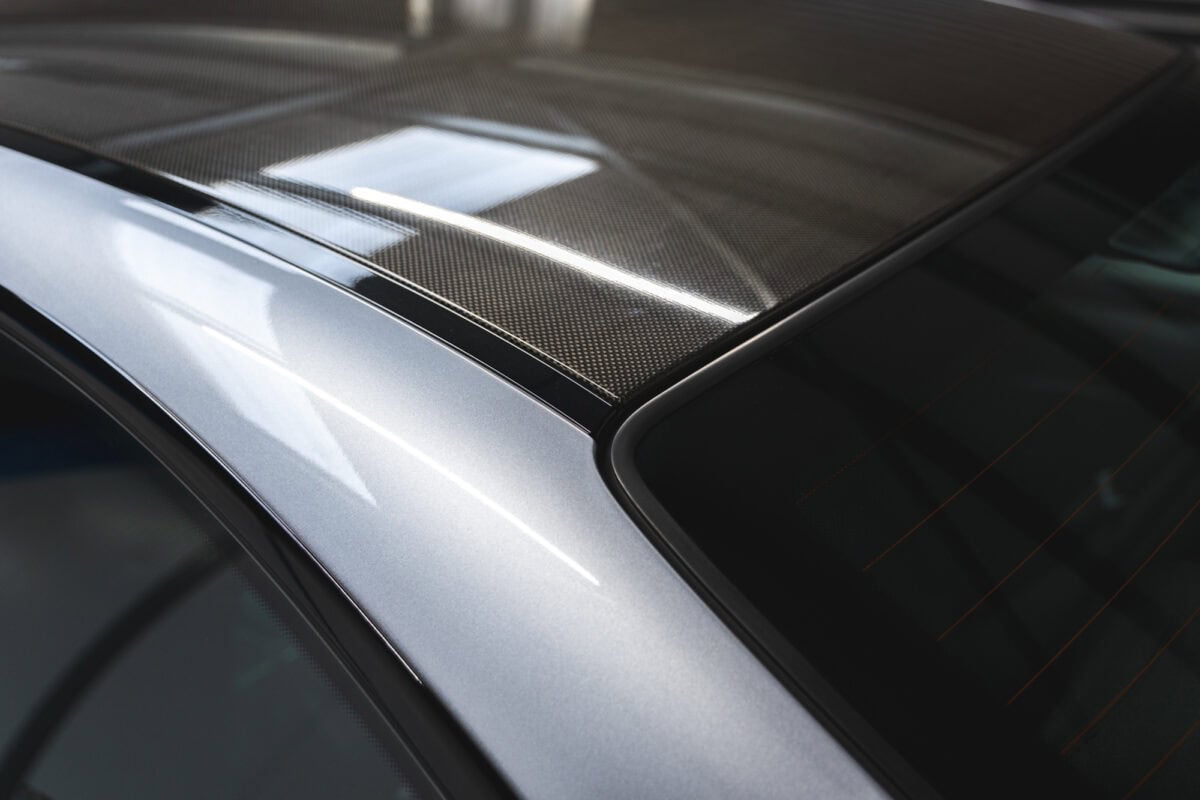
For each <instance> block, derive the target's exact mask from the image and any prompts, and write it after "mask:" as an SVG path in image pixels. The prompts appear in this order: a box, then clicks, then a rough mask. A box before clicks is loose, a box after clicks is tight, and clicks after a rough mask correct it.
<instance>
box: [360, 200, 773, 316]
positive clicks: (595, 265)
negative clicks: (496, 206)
mask: <svg viewBox="0 0 1200 800" xmlns="http://www.w3.org/2000/svg"><path fill="white" fill-rule="evenodd" d="M350 196H351V197H354V198H357V199H359V200H364V201H366V202H368V203H375V204H376V205H380V206H386V207H387V208H392V209H395V210H396V211H401V212H403V213H405V214H412V215H413V216H417V217H423V218H425V219H430V220H433V221H434V222H441V223H443V224H445V225H451V226H453V227H455V228H461V229H462V230H466V231H470V232H471V233H477V234H479V235H480V236H486V237H487V238H489V239H493V240H495V241H497V242H500V243H502V244H506V245H511V246H512V247H519V248H521V249H522V250H527V251H529V252H530V253H534V254H536V255H539V256H542V257H543V258H548V259H550V260H551V261H555V262H557V263H559V264H563V265H565V266H568V267H571V268H573V269H577V270H579V271H580V272H586V273H587V274H588V275H591V276H592V277H595V278H599V279H600V280H603V281H608V282H609V283H615V284H617V285H619V286H624V287H625V288H627V289H633V290H634V291H636V292H641V293H642V294H647V295H650V296H652V297H657V298H658V299H660V300H666V301H667V302H670V303H674V304H676V305H680V306H684V307H686V308H690V309H692V310H693V311H699V312H701V313H703V314H708V315H709V316H713V317H717V318H718V319H723V320H725V321H726V322H732V323H734V324H740V323H742V322H745V321H746V320H748V319H750V318H751V317H753V316H754V314H753V313H751V312H749V311H743V310H742V309H739V308H733V307H731V306H727V305H723V304H721V303H717V302H714V301H712V300H708V299H706V298H704V297H699V296H697V295H694V294H689V293H688V292H685V291H682V290H680V289H675V288H672V287H670V286H665V285H663V284H661V283H657V282H655V281H652V280H648V279H647V278H642V277H639V276H637V275H634V274H632V273H629V272H625V271H624V270H620V269H617V268H616V267H614V266H612V265H611V264H605V263H604V262H603V261H597V260H596V259H594V258H588V257H587V256H584V255H580V254H579V253H576V252H575V251H574V250H569V249H567V248H565V247H560V246H559V245H556V244H554V243H552V242H547V241H546V240H545V239H539V238H537V237H536V236H530V235H529V234H527V233H521V232H520V231H518V230H513V229H512V228H508V227H505V226H504V225H497V224H496V223H494V222H488V221H487V220H485V219H480V218H479V217H473V216H471V215H469V214H460V213H458V212H457V211H450V210H448V209H445V208H439V207H437V206H431V205H429V204H427V203H422V202H420V201H419V200H410V199H409V198H407V197H400V196H399V195H395V194H390V193H388V192H381V191H379V190H378V189H370V188H367V187H364V186H359V187H356V188H354V189H351V190H350Z"/></svg>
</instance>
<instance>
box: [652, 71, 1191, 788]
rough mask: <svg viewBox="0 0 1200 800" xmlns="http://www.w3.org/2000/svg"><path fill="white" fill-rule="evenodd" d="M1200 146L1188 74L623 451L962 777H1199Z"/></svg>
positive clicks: (657, 491) (816, 658) (870, 695)
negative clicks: (1019, 191)
mask: <svg viewBox="0 0 1200 800" xmlns="http://www.w3.org/2000/svg"><path fill="white" fill-rule="evenodd" d="M1198 162H1200V103H1198V101H1197V90H1196V84H1195V83H1191V84H1188V85H1187V86H1185V87H1183V88H1180V89H1178V90H1177V91H1176V92H1175V94H1174V95H1173V96H1172V97H1171V98H1168V99H1166V100H1163V101H1161V103H1160V105H1159V106H1157V107H1156V108H1154V109H1152V110H1151V111H1149V112H1146V113H1144V114H1143V115H1141V116H1140V117H1139V118H1138V119H1136V120H1134V121H1133V122H1130V123H1127V124H1126V125H1124V126H1123V127H1122V128H1121V129H1119V130H1118V131H1117V132H1116V133H1114V134H1112V135H1110V136H1109V137H1108V138H1107V139H1106V140H1105V141H1103V142H1101V143H1100V144H1099V145H1097V146H1094V147H1093V148H1092V149H1091V150H1090V151H1089V152H1087V153H1085V154H1084V155H1082V156H1080V157H1079V158H1077V159H1076V160H1075V161H1074V162H1073V163H1071V164H1070V165H1068V167H1067V168H1066V169H1064V170H1063V171H1062V172H1060V173H1059V174H1058V175H1056V176H1055V177H1054V178H1052V179H1049V180H1047V181H1045V182H1044V183H1042V184H1041V185H1039V186H1036V187H1035V188H1033V189H1031V190H1030V191H1028V192H1027V193H1026V194H1024V195H1023V196H1021V197H1020V198H1019V199H1017V200H1016V201H1014V202H1012V203H1011V204H1009V205H1008V206H1007V207H1006V208H1004V209H1003V210H1001V211H1000V212H998V213H996V214H995V215H993V216H992V217H991V218H988V219H987V220H985V221H983V222H982V223H979V224H977V225H975V226H974V227H973V228H972V229H970V230H969V231H967V232H966V233H964V234H961V235H960V236H959V237H958V238H956V239H955V240H953V241H951V242H950V243H948V244H946V245H944V246H943V247H941V248H940V249H939V250H937V251H935V252H933V253H932V254H930V255H928V256H926V257H924V258H923V259H922V260H921V261H920V262H919V263H917V264H915V265H913V266H911V267H908V268H905V269H904V270H901V271H900V272H898V273H897V274H896V275H895V276H893V277H891V278H889V279H888V280H887V281H885V282H884V283H882V284H880V285H878V286H877V287H875V288H874V289H872V290H870V291H868V292H866V293H865V294H862V295H861V296H859V297H857V298H856V299H854V300H853V301H851V302H849V303H848V304H845V305H843V306H841V307H840V308H839V309H837V310H835V311H833V312H832V313H829V314H827V315H826V316H824V317H823V318H821V319H819V320H817V321H816V322H814V323H813V324H811V325H810V326H808V327H807V328H805V329H804V330H802V331H800V332H799V333H798V334H796V335H795V336H794V338H792V339H791V340H790V341H786V342H784V343H782V344H780V345H779V346H778V347H777V348H776V349H775V350H774V351H773V352H770V353H769V354H767V355H765V356H763V357H761V358H759V359H758V360H757V361H754V362H752V363H749V364H747V365H745V366H743V367H741V368H740V369H738V370H737V371H736V372H734V373H733V374H732V375H730V376H729V377H727V378H725V379H723V380H722V381H721V382H720V383H718V384H717V385H715V386H713V387H711V388H709V389H706V390H705V391H704V392H703V393H702V394H701V395H700V396H698V397H695V398H693V399H691V400H690V401H689V402H687V403H685V404H684V405H681V406H678V407H677V408H676V409H675V410H673V411H671V412H670V413H669V414H668V416H666V417H665V418H663V419H661V420H660V421H659V422H658V423H656V424H655V425H654V426H653V427H651V428H650V429H649V430H648V432H647V433H646V434H645V436H644V437H643V438H642V439H641V440H640V442H639V443H638V444H637V445H636V447H635V450H634V465H635V467H636V472H637V473H638V476H640V478H635V484H636V481H637V480H640V481H641V482H642V483H643V484H644V488H646V489H648V490H649V492H650V493H651V494H652V495H653V497H654V499H655V500H657V501H658V503H659V504H661V506H663V507H664V508H665V509H666V511H667V512H669V515H670V517H671V518H672V520H673V524H674V525H677V526H678V528H679V529H681V530H682V531H683V532H685V533H686V536H687V537H688V538H689V539H690V542H691V544H693V545H694V546H696V547H698V548H699V551H700V552H701V553H702V556H701V558H702V560H704V561H707V562H708V563H707V564H706V565H705V568H706V569H707V568H710V567H715V568H716V570H718V571H719V572H720V573H721V574H722V575H723V577H724V579H727V580H728V581H729V582H730V583H731V584H732V585H733V586H734V587H736V591H737V592H738V593H740V595H741V597H740V598H737V599H736V600H734V599H731V600H730V602H731V603H734V604H737V603H741V602H743V601H745V602H748V603H749V605H750V606H752V607H753V609H754V610H755V612H754V613H755V614H757V615H760V616H761V617H762V618H765V619H766V620H768V621H769V623H770V625H771V626H772V627H773V630H774V631H775V632H776V633H778V634H782V636H783V638H784V639H785V640H786V643H787V646H786V647H785V648H784V649H785V650H787V654H784V657H783V658H782V661H784V662H785V663H791V662H790V660H789V659H791V658H793V657H794V656H796V655H799V656H801V657H803V659H804V660H805V661H806V663H807V664H809V665H811V667H813V668H815V670H816V672H817V673H819V674H820V676H821V677H822V680H823V681H824V682H825V683H826V684H827V685H828V686H831V687H832V690H833V691H834V693H835V694H836V695H837V696H838V697H840V698H841V701H844V702H845V703H847V704H848V705H849V706H850V707H852V708H853V709H854V710H855V712H857V714H859V715H861V718H862V719H864V720H865V721H866V724H867V725H868V726H869V727H870V728H872V729H874V731H875V732H876V733H878V734H881V735H882V736H883V738H884V739H885V740H887V741H888V742H889V744H890V745H891V746H892V747H894V749H895V750H897V751H899V753H900V755H901V756H903V757H904V758H905V759H906V760H907V761H908V762H909V763H910V765H912V766H914V767H916V769H917V770H918V771H919V772H920V773H921V774H922V775H923V776H924V777H925V779H926V780H927V781H928V782H929V783H931V784H932V785H933V786H934V787H935V788H937V789H939V790H942V791H944V792H945V793H946V794H949V795H953V796H964V797H966V796H971V797H981V796H1039V797H1042V796H1070V797H1076V796H1086V797H1093V796H1094V797H1103V798H1125V797H1139V798H1141V797H1145V798H1157V797H1163V798H1165V797H1197V796H1200V619H1198V616H1200V451H1198V447H1200V413H1198V409H1200V167H1198V166H1197V163H1198ZM777 649H779V648H777ZM788 654H790V655H788Z"/></svg>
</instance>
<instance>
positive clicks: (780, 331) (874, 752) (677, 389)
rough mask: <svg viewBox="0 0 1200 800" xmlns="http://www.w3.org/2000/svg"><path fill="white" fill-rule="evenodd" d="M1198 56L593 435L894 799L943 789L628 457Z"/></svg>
mask: <svg viewBox="0 0 1200 800" xmlns="http://www.w3.org/2000/svg"><path fill="white" fill-rule="evenodd" d="M1194 64H1195V60H1194V59H1193V58H1192V56H1191V55H1190V54H1189V53H1187V52H1182V53H1181V54H1180V56H1179V58H1178V59H1176V60H1175V61H1174V62H1173V63H1172V64H1171V65H1169V66H1168V67H1167V68H1165V69H1164V70H1163V71H1162V72H1160V73H1159V74H1157V75H1156V76H1155V77H1154V78H1152V79H1151V80H1149V81H1148V82H1147V83H1145V84H1143V85H1142V86H1140V87H1139V88H1138V89H1136V90H1134V92H1133V93H1131V94H1130V95H1127V96H1126V97H1125V98H1124V99H1123V100H1122V101H1120V102H1118V103H1117V104H1116V105H1115V106H1114V107H1111V108H1110V109H1109V110H1108V111H1107V112H1106V113H1104V114H1102V115H1101V116H1100V117H1099V118H1098V119H1096V120H1094V121H1093V122H1092V124H1090V125H1089V126H1087V127H1086V128H1084V129H1083V130H1082V131H1081V132H1079V133H1077V134H1076V135H1075V136H1074V137H1073V138H1071V139H1069V140H1068V141H1066V142H1064V143H1062V144H1061V145H1059V146H1058V147H1056V148H1054V149H1053V150H1051V151H1050V152H1049V153H1047V154H1045V155H1042V156H1041V157H1038V158H1035V159H1032V160H1031V162H1029V163H1026V164H1024V165H1023V166H1022V167H1019V168H1018V169H1017V170H1016V171H1014V172H1011V173H1009V174H1007V175H1006V176H1005V177H1004V178H1002V179H1001V180H1000V181H999V182H998V183H996V184H995V185H993V186H992V187H990V188H989V189H987V190H986V191H985V192H984V193H983V194H980V195H977V196H976V197H975V199H973V200H971V201H970V202H968V203H967V204H966V205H965V206H963V207H961V208H959V209H956V210H951V211H949V212H947V213H946V214H945V215H943V216H942V217H940V218H939V219H937V220H934V221H933V222H932V223H930V226H926V227H925V228H924V229H923V230H920V231H917V232H915V233H914V234H913V235H912V236H911V237H910V238H908V239H907V240H906V241H905V242H903V243H901V244H899V246H898V247H896V248H895V249H893V250H892V251H891V252H889V253H887V254H885V255H883V256H882V257H881V258H877V259H875V260H873V261H872V262H871V263H867V264H860V265H858V266H857V267H856V268H851V269H848V270H846V271H844V272H843V273H842V274H841V275H839V276H837V278H835V279H834V280H835V281H837V283H836V284H835V285H832V286H830V285H829V284H826V285H822V286H818V287H816V288H814V289H813V290H811V291H810V292H807V293H805V294H804V295H803V296H801V297H799V298H797V299H796V300H794V301H793V302H791V303H788V304H787V306H786V307H785V308H781V309H778V310H777V311H775V312H772V313H769V314H767V315H765V318H760V320H759V322H760V324H758V325H755V324H753V323H752V324H751V325H749V326H745V328H743V329H742V330H740V331H738V332H737V333H735V334H734V335H733V337H729V338H726V339H725V340H724V341H723V343H718V345H717V346H721V345H722V344H723V346H724V347H725V348H730V349H727V350H726V351H725V352H724V353H723V354H720V355H718V356H716V357H715V359H713V360H710V361H708V363H699V362H698V361H697V360H690V361H689V363H688V364H687V365H684V366H682V367H680V368H679V369H677V370H675V371H674V372H673V373H672V375H671V376H669V379H671V380H673V383H671V384H670V385H668V386H667V388H665V389H663V388H662V386H663V384H662V382H659V383H658V384H657V385H656V387H652V388H648V389H647V390H646V392H644V393H642V397H646V396H647V393H648V392H650V391H656V392H657V393H656V394H653V395H652V396H649V397H648V399H646V400H645V402H642V403H633V402H630V403H627V404H626V405H625V406H623V407H622V408H621V409H619V411H618V413H616V414H614V415H613V416H612V417H611V418H610V419H609V420H608V422H606V423H605V425H604V426H603V427H602V428H601V429H600V430H599V431H598V432H597V434H596V439H597V443H596V458H597V463H598V466H599V468H600V471H601V473H602V474H603V475H604V478H605V480H606V481H607V483H608V484H609V487H610V488H611V489H612V490H613V493H614V494H615V495H616V496H617V498H618V500H619V501H620V502H621V503H622V505H623V506H624V507H625V509H626V510H627V511H628V512H629V513H630V515H631V516H632V517H633V518H634V519H635V520H636V521H637V522H638V523H639V525H640V526H641V527H642V529H643V531H644V532H645V533H646V535H647V538H649V539H650V541H651V542H652V543H653V544H654V545H655V547H656V548H657V549H658V550H659V552H661V553H662V554H663V556H664V557H665V558H666V559H667V560H668V561H669V562H670V563H671V564H672V565H673V566H674V567H675V568H676V570H677V571H678V572H679V573H680V574H681V575H682V576H683V577H684V579H685V580H687V581H688V583H689V585H691V586H692V588H693V589H694V590H695V591H696V592H697V594H699V595H700V596H701V597H703V598H704V599H705V601H706V602H707V603H708V604H709V606H710V607H711V608H712V609H713V610H714V611H715V612H716V613H717V614H718V615H719V616H720V617H721V618H722V619H723V620H724V621H725V623H726V624H727V625H728V626H729V627H730V629H731V630H732V631H733V632H734V633H735V634H736V635H737V636H738V637H739V638H740V639H741V640H742V641H743V643H745V644H746V646H747V647H748V648H749V649H750V650H751V651H753V652H754V653H755V654H756V655H757V656H758V658H759V660H760V661H762V662H763V664H764V665H765V666H766V667H767V668H768V669H770V670H771V672H772V673H773V674H774V675H775V676H776V677H777V678H778V679H779V680H780V682H781V683H783V684H784V685H785V686H787V687H788V689H789V690H791V692H792V694H793V695H794V696H795V697H796V698H797V699H798V700H799V701H800V702H801V703H802V704H803V705H804V706H805V707H806V708H807V709H808V710H809V711H810V712H811V713H813V715H814V716H815V717H817V719H819V720H820V721H821V722H822V724H824V725H825V726H826V728H828V729H829V730H830V732H831V733H832V734H833V735H834V736H835V737H836V738H837V739H838V741H840V742H841V743H842V744H843V745H844V746H845V747H847V749H848V750H849V751H850V752H851V753H852V754H853V755H854V756H855V757H856V758H857V759H858V760H859V761H860V763H862V765H863V766H864V768H866V769H867V770H868V771H869V772H870V773H871V775H872V776H874V777H875V778H876V779H877V780H879V781H880V783H881V784H882V785H883V786H885V787H886V788H887V789H888V790H889V791H890V792H891V793H892V794H893V795H894V796H896V797H902V798H938V797H941V794H940V793H938V792H937V791H936V790H935V789H934V788H933V787H932V786H930V784H929V783H928V782H926V781H925V780H924V778H922V777H921V776H920V775H919V774H918V773H917V772H916V771H915V770H914V769H913V767H912V766H911V765H909V764H908V763H907V761H906V760H905V759H904V758H903V757H902V756H901V755H900V754H899V753H898V752H897V751H896V750H895V749H894V748H893V747H892V746H891V745H890V744H889V743H888V742H887V741H885V740H884V739H883V738H882V737H881V736H880V735H879V734H878V733H877V732H876V731H875V730H874V728H873V727H872V726H871V725H870V723H869V722H868V721H867V720H866V719H864V718H863V717H862V716H861V715H859V714H858V712H857V711H855V710H854V709H853V708H852V707H851V706H850V705H849V704H848V703H847V702H846V701H845V700H844V699H843V698H842V697H841V696H840V695H839V694H838V692H836V691H835V690H834V688H833V686H832V685H831V684H830V683H829V682H828V681H827V680H826V679H825V678H824V677H823V676H822V675H821V674H820V673H819V672H818V671H817V670H816V669H815V668H814V667H813V666H812V664H811V663H809V662H808V660H807V659H805V658H804V656H803V655H802V654H801V653H799V652H798V651H796V649H795V648H794V647H793V646H792V645H791V644H790V642H788V641H787V640H786V638H785V637H783V636H782V635H781V634H780V633H779V632H778V631H776V630H775V628H774V626H773V625H771V624H770V622H768V621H767V619H766V618H765V617H764V616H762V614H760V613H759V612H758V610H757V609H755V608H754V607H753V605H752V604H751V603H750V601H749V600H747V599H746V597H745V596H744V595H743V594H742V593H741V592H740V591H739V590H738V589H737V588H736V587H735V586H734V584H733V583H732V582H731V581H729V579H727V578H726V577H725V576H724V575H723V574H722V573H721V572H720V570H719V569H717V568H716V566H714V565H713V564H712V562H711V561H709V560H708V558H707V557H706V556H705V555H704V554H703V553H702V551H701V550H700V548H699V547H697V546H696V545H695V544H694V543H693V542H692V541H691V539H690V538H689V537H688V535H687V534H686V532H685V531H684V530H683V529H682V528H681V527H680V525H679V524H678V523H677V522H676V521H675V520H674V519H673V518H672V517H671V515H670V514H669V512H667V510H666V509H665V508H664V507H663V506H662V505H661V504H660V503H659V502H658V501H657V500H656V499H655V498H654V496H653V494H652V493H651V492H650V490H649V487H647V486H646V484H645V482H644V481H642V479H641V477H640V476H639V475H638V473H637V470H636V467H635V463H634V452H635V449H636V447H637V444H638V442H640V441H641V439H642V437H643V436H644V435H645V433H646V432H647V431H649V429H650V428H651V427H653V426H654V425H656V424H658V423H659V422H660V421H662V420H663V419H664V418H665V417H666V416H667V415H668V414H670V413H671V412H672V411H674V410H675V409H677V408H679V407H680V406H682V405H684V404H686V403H687V402H689V401H690V400H692V399H693V398H695V397H697V396H698V395H700V394H701V393H703V392H704V391H706V390H707V389H709V388H710V387H712V386H713V385H715V384H717V383H719V382H720V381H722V380H724V379H725V378H726V377H728V376H729V375H731V374H733V373H734V372H736V371H737V370H739V369H741V368H742V367H743V366H745V365H747V364H749V363H750V362H752V361H754V360H756V359H758V358H759V357H761V356H763V355H766V354H767V353H769V352H771V351H772V350H773V349H774V348H775V347H776V346H778V345H779V344H780V343H782V342H784V341H787V340H788V339H791V338H792V337H794V336H795V335H796V334H797V333H799V332H800V331H802V330H804V329H805V328H808V327H810V326H812V325H814V324H816V323H817V322H818V321H820V320H821V319H822V318H823V317H825V316H827V315H828V314H830V313H832V312H834V311H836V310H837V309H838V308H840V307H841V306H843V305H845V304H846V303H849V302H850V301H852V300H854V299H855V298H857V297H859V296H861V295H862V294H863V293H865V292H867V291H869V290H870V289H871V288H873V287H874V286H876V285H878V284H879V283H881V282H882V281H884V280H886V279H887V278H889V277H891V276H892V275H894V274H895V273H897V272H899V271H900V270H902V269H904V268H906V267H908V266H909V265H911V264H913V263H914V262H916V261H917V260H919V259H921V258H923V257H924V256H926V255H927V254H929V253H930V252H932V251H933V250H935V249H936V248H938V247H940V246H941V245H943V244H945V243H947V242H948V241H950V240H951V239H953V238H955V237H956V236H958V235H959V234H960V233H962V232H963V231H964V230H966V229H967V228H969V227H971V226H973V225H975V224H976V223H978V222H979V221H981V220H982V219H984V218H985V217H987V216H989V215H991V214H992V213H993V212H995V211H996V210H998V209H999V208H1000V207H1001V206H1003V205H1005V204H1007V203H1008V202H1010V201H1011V200H1013V199H1015V198H1016V197H1017V196H1018V195H1020V194H1022V193H1023V192H1025V191H1026V190H1027V189H1029V188H1030V187H1031V186H1032V185H1033V184H1035V183H1037V182H1038V181H1040V180H1042V179H1043V178H1045V177H1046V176H1047V175H1048V174H1050V173H1052V172H1054V171H1056V170H1057V169H1059V168H1060V167H1062V166H1063V165H1064V164H1065V163H1066V162H1067V161H1069V160H1070V159H1071V158H1073V157H1074V156H1076V155H1078V154H1079V153H1080V152H1081V151H1082V150H1084V149H1086V148H1087V147H1088V146H1089V145H1091V144H1093V143H1094V142H1096V141H1097V140H1098V139H1100V138H1101V137H1103V136H1104V135H1106V134H1107V133H1109V132H1111V131H1112V130H1113V129H1114V128H1116V127H1117V126H1118V125H1120V124H1121V123H1122V122H1124V121H1126V120H1127V119H1129V118H1131V117H1133V116H1135V115H1136V114H1137V113H1139V112H1140V111H1141V110H1143V109H1144V108H1145V107H1147V106H1148V105H1149V104H1150V103H1152V102H1153V101H1154V100H1156V99H1158V98H1159V97H1160V96H1161V94H1163V93H1164V92H1165V91H1167V90H1168V89H1169V88H1171V87H1172V86H1174V85H1175V84H1176V83H1177V82H1178V81H1179V80H1180V79H1182V78H1183V77H1184V76H1185V75H1187V74H1189V73H1190V72H1191V70H1192V68H1193V66H1194ZM734 337H736V338H734ZM731 345H732V346H731ZM713 352H714V351H713V350H712V349H709V350H707V351H706V354H707V357H708V358H710V359H711V358H713V355H712V354H713ZM703 357H704V356H700V358H703ZM681 373H682V377H680V375H681Z"/></svg>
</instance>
